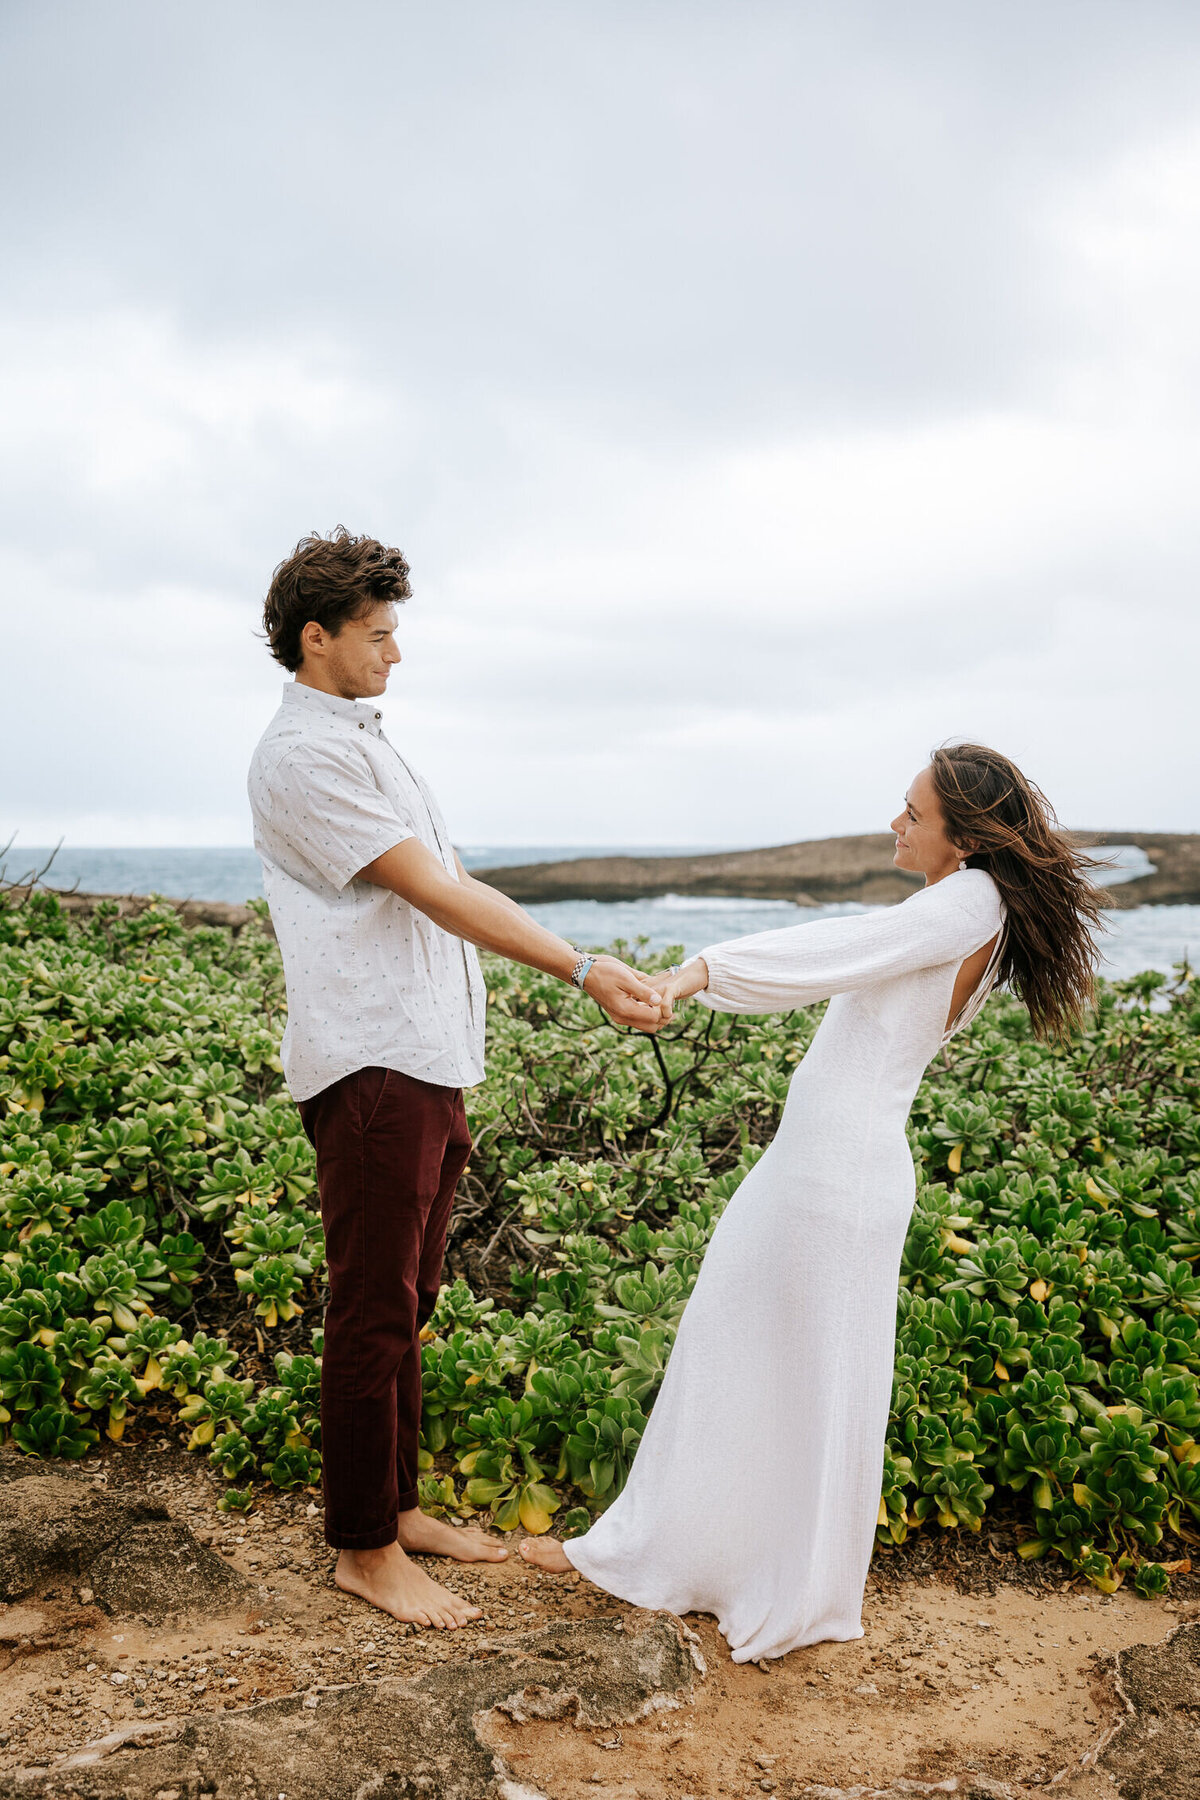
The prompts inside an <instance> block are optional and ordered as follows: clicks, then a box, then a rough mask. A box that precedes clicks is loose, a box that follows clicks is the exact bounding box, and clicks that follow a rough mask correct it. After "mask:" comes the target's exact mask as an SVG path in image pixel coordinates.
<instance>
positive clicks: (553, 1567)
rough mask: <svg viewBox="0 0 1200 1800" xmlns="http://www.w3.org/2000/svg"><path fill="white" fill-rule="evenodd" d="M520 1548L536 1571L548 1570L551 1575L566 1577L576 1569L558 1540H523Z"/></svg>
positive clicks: (534, 1538)
mask: <svg viewBox="0 0 1200 1800" xmlns="http://www.w3.org/2000/svg"><path fill="white" fill-rule="evenodd" d="M518 1548H519V1550H520V1552H521V1555H522V1556H523V1557H524V1558H525V1561H526V1562H527V1563H532V1564H533V1566H534V1568H535V1569H546V1570H548V1571H549V1573H550V1574H551V1575H566V1574H567V1573H569V1571H570V1570H572V1569H573V1568H574V1567H575V1564H574V1563H573V1562H570V1561H569V1560H568V1557H567V1553H566V1551H565V1550H564V1549H563V1547H562V1545H561V1544H560V1543H559V1541H558V1539H557V1538H552V1537H533V1538H522V1539H521V1542H520V1544H519V1545H518Z"/></svg>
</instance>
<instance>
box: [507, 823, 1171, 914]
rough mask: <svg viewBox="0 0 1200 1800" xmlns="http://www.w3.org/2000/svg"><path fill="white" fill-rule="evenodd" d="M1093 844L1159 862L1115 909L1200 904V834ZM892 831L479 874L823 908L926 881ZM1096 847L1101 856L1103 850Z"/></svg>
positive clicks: (557, 894)
mask: <svg viewBox="0 0 1200 1800" xmlns="http://www.w3.org/2000/svg"><path fill="white" fill-rule="evenodd" d="M1074 836H1075V839H1076V842H1077V843H1079V844H1081V845H1085V846H1088V847H1091V846H1093V845H1095V846H1098V847H1099V846H1103V845H1105V844H1136V845H1137V847H1138V848H1139V849H1140V850H1144V851H1145V852H1146V855H1147V856H1148V857H1149V858H1150V861H1151V862H1152V863H1153V864H1154V873H1153V874H1152V875H1141V876H1139V877H1138V878H1137V880H1135V881H1126V882H1122V883H1121V884H1120V885H1119V886H1117V887H1112V888H1108V889H1106V890H1105V892H1106V898H1107V900H1108V901H1109V903H1110V904H1111V905H1113V906H1120V907H1125V906H1151V905H1167V904H1175V905H1180V904H1185V903H1186V904H1191V905H1197V904H1200V835H1195V836H1178V835H1175V834H1173V833H1170V832H1154V831H1079V832H1076V833H1075V834H1074ZM894 848H895V839H894V838H893V837H892V835H891V833H890V832H886V831H880V832H874V833H872V834H871V835H870V836H867V837H840V838H815V839H812V840H810V841H808V842H806V843H800V844H779V845H776V846H775V847H774V848H773V849H769V850H730V851H723V852H721V853H720V854H717V855H712V856H582V857H579V858H578V859H577V860H575V861H572V862H555V863H525V864H522V865H521V866H520V867H517V868H511V869H474V870H472V873H473V874H474V875H475V876H476V877H477V878H478V879H479V880H480V881H487V882H490V883H491V885H492V886H493V887H498V888H499V889H500V891H501V893H504V894H508V895H510V897H511V898H512V899H514V900H520V901H522V902H526V903H527V902H530V901H534V902H537V901H546V900H641V899H646V898H648V897H649V896H651V895H654V894H720V895H732V896H736V897H738V898H741V899H760V900H795V901H797V902H799V904H800V905H802V906H804V905H808V906H823V905H826V904H827V903H829V902H831V901H836V900H859V901H863V902H865V903H867V904H886V903H887V902H889V901H893V900H903V899H904V897H905V895H906V894H911V893H912V891H913V889H914V888H916V887H919V886H920V885H921V884H920V881H919V880H918V879H917V878H916V877H915V876H912V875H906V874H904V873H902V871H901V870H899V869H896V868H894V867H893V866H892V851H893V849H894ZM1098 854H1101V855H1102V854H1103V851H1102V849H1098Z"/></svg>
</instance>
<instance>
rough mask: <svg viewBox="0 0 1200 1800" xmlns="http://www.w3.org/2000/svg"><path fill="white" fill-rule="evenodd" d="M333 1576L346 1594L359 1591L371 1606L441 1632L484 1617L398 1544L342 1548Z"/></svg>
mask: <svg viewBox="0 0 1200 1800" xmlns="http://www.w3.org/2000/svg"><path fill="white" fill-rule="evenodd" d="M333 1579H334V1581H335V1582H336V1583H337V1585H338V1587H340V1588H341V1589H342V1591H343V1593H346V1594H357V1595H358V1597H359V1599H360V1600H366V1601H367V1602H368V1603H369V1604H370V1605H371V1606H378V1607H379V1608H380V1609H381V1611H383V1612H386V1613H391V1615H392V1617H393V1619H405V1620H407V1621H408V1622H409V1623H410V1624H412V1625H433V1626H436V1627H437V1628H438V1630H439V1631H456V1630H457V1629H458V1627H459V1626H460V1625H469V1624H470V1622H471V1620H472V1619H479V1618H482V1616H483V1614H482V1612H481V1610H480V1608H479V1607H478V1606H469V1605H468V1604H467V1602H466V1601H465V1600H461V1599H460V1598H459V1596H458V1595H457V1594H452V1593H451V1592H450V1590H449V1588H444V1587H442V1586H441V1584H440V1583H439V1582H436V1581H433V1580H431V1579H430V1577H429V1576H428V1575H427V1574H426V1573H425V1571H424V1569H420V1568H418V1567H417V1565H416V1563H414V1562H410V1561H409V1559H408V1557H407V1556H406V1555H405V1554H404V1551H403V1550H402V1549H401V1547H400V1545H399V1544H385V1545H384V1546H383V1548H382V1549H381V1550H343V1551H341V1553H340V1554H339V1556H338V1560H337V1568H336V1569H335V1570H334V1574H333Z"/></svg>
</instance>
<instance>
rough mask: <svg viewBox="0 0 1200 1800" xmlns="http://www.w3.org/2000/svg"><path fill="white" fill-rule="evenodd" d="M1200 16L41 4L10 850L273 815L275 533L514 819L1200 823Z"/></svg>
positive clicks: (604, 6) (13, 109) (0, 59)
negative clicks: (392, 655) (268, 759)
mask: <svg viewBox="0 0 1200 1800" xmlns="http://www.w3.org/2000/svg"><path fill="white" fill-rule="evenodd" d="M1198 97H1200V7H1197V6H1196V5H1195V0H1178V3H1177V4H1173V3H1170V0H1139V4H1138V5H1136V6H1134V5H1130V4H1129V3H1128V0H1015V3H1014V0H1007V3H1006V4H1004V5H1000V4H985V3H984V0H978V3H977V4H972V5H964V4H963V3H962V0H944V3H943V0H906V3H905V4H903V5H898V4H896V0H877V3H875V4H856V3H854V0H824V3H805V0H779V3H773V0H720V3H717V4H705V0H686V3H680V4H675V3H674V0H635V3H632V4H622V3H620V0H595V3H593V4H585V3H583V0H546V3H545V4H527V3H525V0H505V3H504V4H503V5H497V4H496V3H495V0H483V3H481V4H464V3H457V0H442V3H441V4H439V5H437V6H431V5H429V4H422V5H418V6H413V5H405V4H398V3H396V0H376V3H372V4H368V3H361V0H360V3H357V4H356V3H354V0H339V3H338V4H337V5H333V4H322V5H314V4H304V3H302V0H301V3H298V0H287V4H269V3H266V0H256V3H255V4H254V5H253V6H246V5H245V4H244V3H240V0H239V3H238V4H228V3H220V0H207V3H206V4H205V5H203V6H199V5H188V6H185V5H172V6H164V5H163V4H162V0H148V3H146V4H134V3H128V0H127V3H124V4H122V3H121V0H115V3H112V4H105V5H96V4H95V0H55V3H54V4H53V5H47V4H45V0H24V3H22V0H8V3H7V4H6V5H5V6H4V8H3V10H2V11H0V167H2V168H3V170H4V175H3V178H2V180H3V213H2V217H0V229H2V233H3V245H4V257H3V267H2V269H0V382H2V384H3V387H4V390H5V395H6V398H5V402H4V406H3V412H2V414H0V608H2V609H3V611H2V619H0V628H2V634H3V635H2V639H0V641H2V643H3V651H4V732H3V751H4V753H3V759H2V763H3V774H2V782H0V841H2V839H3V837H4V836H7V835H8V833H9V832H11V831H13V830H16V831H19V833H20V839H19V842H23V843H26V844H30V845H32V844H37V843H45V842H47V841H53V840H55V839H57V838H58V837H59V836H62V835H65V836H66V838H67V840H68V842H70V843H74V844H81V845H82V844H89V843H90V844H105V843H109V844H138V843H144V844H167V843H177V844H187V843H210V844H222V843H228V844H232V843H240V842H248V841H249V834H250V828H249V817H248V812H247V807H246V802H245V791H244V772H245V767H246V763H247V761H248V758H249V755H250V751H251V749H252V747H253V744H254V742H255V739H256V738H257V736H258V734H259V732H260V731H261V730H262V728H263V726H264V724H265V723H266V721H267V719H268V718H269V716H270V714H271V712H272V711H273V709H274V706H275V704H276V702H277V698H278V693H279V688H280V683H281V681H282V680H283V679H284V677H283V674H282V671H279V670H277V669H276V667H275V665H274V664H273V663H272V662H271V661H270V659H269V657H268V656H267V653H266V651H265V649H264V648H263V646H262V644H261V643H260V642H259V641H258V640H257V639H256V638H255V636H254V632H255V629H256V627H257V625H258V616H259V608H260V606H261V600H262V595H263V592H264V590H265V588H266V584H267V582H268V580H269V578H270V572H271V569H272V567H273V566H274V564H275V563H276V562H278V561H279V560H280V558H281V557H282V556H283V555H285V554H286V553H287V551H288V550H289V549H290V547H291V546H292V544H293V543H294V542H295V541H296V539H297V538H298V537H299V536H301V535H302V534H303V533H305V532H307V531H309V530H312V529H323V530H324V529H329V528H330V527H332V526H333V525H334V524H336V523H338V522H339V521H344V522H345V523H346V524H347V525H348V526H349V527H350V528H351V529H352V530H357V531H367V532H371V533H373V534H374V535H376V536H379V537H382V538H384V539H385V540H387V541H389V542H392V543H396V544H399V545H400V546H401V547H402V548H403V549H404V551H405V554H406V555H407V556H408V558H409V561H410V563H411V565H412V572H413V573H412V581H413V589H414V597H413V599H412V600H411V601H410V602H409V603H408V605H407V606H406V607H405V608H404V610H403V616H402V621H401V630H400V637H401V647H402V650H403V652H404V657H405V661H404V664H403V667H402V668H401V669H400V670H399V671H398V672H397V673H396V674H395V675H393V677H392V683H391V691H390V693H389V695H388V698H387V700H386V702H385V705H386V709H387V712H386V719H387V726H388V730H389V732H390V734H391V735H392V737H393V739H394V741H395V742H396V743H397V744H398V745H399V746H400V747H401V748H402V749H404V750H405V751H406V752H407V753H408V754H410V756H411V758H412V760H413V761H414V762H415V763H416V764H417V765H418V766H419V767H420V768H421V769H422V770H423V771H424V772H425V773H426V774H427V775H428V776H429V777H430V778H431V779H432V781H433V782H434V785H435V787H436V788H437V789H438V791H439V793H440V795H441V797H442V800H443V804H444V807H445V810H446V813H447V816H448V818H449V821H450V824H451V829H452V831H453V833H454V835H455V837H456V839H457V841H458V842H459V843H462V844H486V843H492V844H503V843H543V844H554V843H564V844H570V843H593V844H595V843H605V842H608V843H617V842H623V843H647V844H650V843H663V844H667V843H695V844H699V843H712V844H754V843H766V842H782V841H786V840H790V839H794V838H800V837H813V836H824V835H827V834H832V833H837V832H850V831H862V830H871V829H877V828H881V827H883V826H885V825H886V823H887V821H888V820H889V819H890V818H891V816H892V814H893V813H894V811H895V810H896V808H897V805H898V803H899V800H900V797H901V795H902V793H903V789H904V787H905V785H906V783H907V781H908V780H909V778H910V777H911V775H912V774H913V773H914V771H915V770H916V769H917V768H918V767H920V766H921V764H922V762H923V761H924V758H925V754H926V752H927V751H928V750H929V748H930V747H931V745H933V744H934V743H936V742H939V741H941V740H943V739H946V738H948V737H962V736H972V737H977V738H981V739H983V740H985V741H988V742H991V743H994V744H996V745H997V746H999V747H1000V748H1001V749H1003V750H1005V751H1007V752H1008V753H1009V754H1010V755H1012V756H1014V757H1015V758H1016V759H1017V760H1018V761H1019V762H1020V763H1021V764H1022V765H1023V766H1024V767H1025V768H1026V769H1027V771H1028V772H1029V773H1030V774H1031V775H1033V776H1034V777H1035V778H1036V779H1037V780H1038V781H1040V782H1041V784H1042V785H1043V787H1044V788H1045V789H1046V790H1047V792H1048V793H1049V794H1050V797H1051V799H1052V800H1053V801H1054V802H1055V804H1056V805H1057V807H1058V810H1059V812H1060V814H1061V816H1062V817H1063V819H1064V820H1065V821H1066V822H1067V823H1069V824H1076V825H1094V826H1099V827H1110V828H1131V829H1132V828H1141V829H1143V830H1150V829H1160V830H1169V829H1179V830H1189V829H1190V830H1195V829H1200V803H1198V800H1197V782H1196V767H1197V723H1196V718H1197V711H1198V710H1200V709H1198V708H1197V691H1198V685H1200V605H1198V600H1197V596H1198V594H1200V529H1198V510H1197V509H1198V499H1197V495H1198V483H1197V470H1198V469H1200V379H1198V377H1200V348H1198V345H1200V334H1198V333H1197V330H1196V320H1197V318H1198V317H1200V109H1198V106H1197V101H1198Z"/></svg>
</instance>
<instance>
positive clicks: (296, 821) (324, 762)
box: [251, 743, 415, 893]
mask: <svg viewBox="0 0 1200 1800" xmlns="http://www.w3.org/2000/svg"><path fill="white" fill-rule="evenodd" d="M251 798H252V801H253V802H254V803H255V808H256V811H258V812H259V814H260V816H261V818H262V822H263V829H264V836H265V837H266V838H267V839H268V841H270V840H274V841H275V844H276V846H277V848H278V849H279V850H286V851H287V852H290V856H288V857H287V859H286V860H289V861H291V860H293V859H299V860H300V861H301V862H302V863H304V864H307V866H308V867H309V868H310V869H312V870H313V871H314V873H315V874H317V875H319V876H320V877H321V878H322V879H323V880H325V881H327V882H328V883H329V884H330V885H331V886H332V887H334V888H336V889H337V890H338V892H339V893H340V892H341V890H342V889H343V888H344V887H345V886H346V885H347V883H348V882H350V881H352V880H353V879H354V877H355V876H356V875H357V874H358V871H359V870H360V869H363V868H365V867H366V865H367V864H368V863H371V862H374V860H375V858H376V857H377V856H382V855H383V853H384V851H385V850H391V849H393V848H394V846H395V845H396V844H401V843H403V842H404V840H405V838H410V837H413V836H414V835H415V833H414V830H413V826H412V823H411V821H410V820H408V819H405V818H402V817H401V815H400V813H399V812H398V811H397V810H396V808H395V806H393V804H392V803H391V801H390V800H389V799H388V798H387V796H386V795H385V794H383V793H382V792H381V791H380V789H379V787H378V785H377V783H376V781H375V778H374V776H373V775H372V773H371V770H370V766H369V765H368V763H367V761H366V759H365V757H363V756H362V755H360V754H359V752H358V750H357V749H356V748H355V746H354V745H347V746H346V747H345V748H344V749H343V748H342V747H341V746H340V745H336V744H328V743H324V744H321V745H319V746H315V745H304V746H298V747H297V748H295V749H293V750H291V751H290V752H289V753H288V754H287V755H286V756H284V757H282V758H281V759H280V761H279V762H278V763H277V764H276V765H275V767H274V769H273V770H272V771H271V774H270V776H269V778H265V779H263V780H262V781H261V782H260V784H259V792H258V793H257V794H252V796H251ZM281 860H282V859H281Z"/></svg>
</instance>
